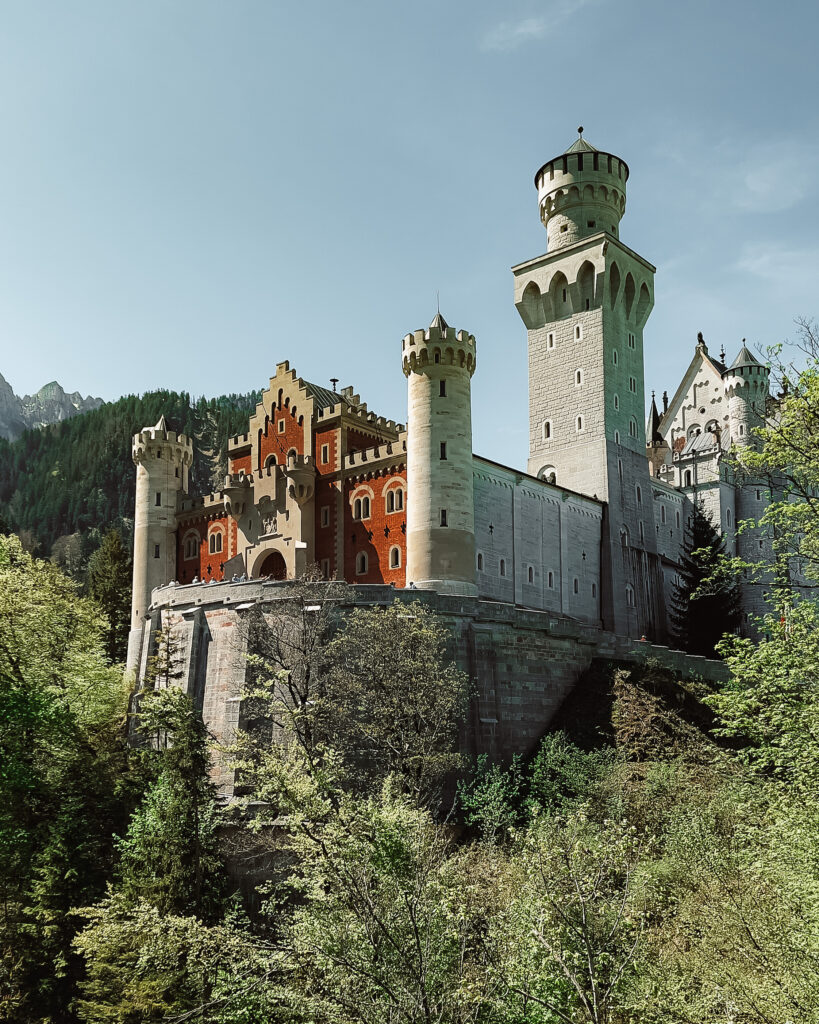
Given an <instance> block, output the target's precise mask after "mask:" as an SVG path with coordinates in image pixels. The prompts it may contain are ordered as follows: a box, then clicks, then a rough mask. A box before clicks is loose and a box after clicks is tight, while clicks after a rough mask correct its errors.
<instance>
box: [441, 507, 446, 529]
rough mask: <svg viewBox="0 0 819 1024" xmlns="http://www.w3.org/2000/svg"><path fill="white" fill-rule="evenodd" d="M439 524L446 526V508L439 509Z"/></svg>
mask: <svg viewBox="0 0 819 1024" xmlns="http://www.w3.org/2000/svg"><path fill="white" fill-rule="evenodd" d="M441 526H446V509H445V508H442V509H441Z"/></svg>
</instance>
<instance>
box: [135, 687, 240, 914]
mask: <svg viewBox="0 0 819 1024" xmlns="http://www.w3.org/2000/svg"><path fill="white" fill-rule="evenodd" d="M139 728H140V730H141V731H142V733H144V734H145V735H146V736H148V737H150V738H151V739H152V740H153V741H154V743H155V744H156V745H157V746H159V747H160V749H161V754H160V755H159V756H158V758H157V760H158V762H159V767H158V776H157V779H156V781H155V782H154V784H153V785H152V786H151V788H150V789H149V790H148V792H147V793H146V795H145V798H144V800H143V801H142V803H141V805H140V806H139V807H138V808H137V810H136V811H135V812H134V815H133V816H132V818H131V822H130V824H129V826H128V831H127V834H126V835H125V837H124V839H123V840H122V841H121V842H120V844H119V853H120V863H119V868H118V872H117V874H118V889H119V891H120V893H121V894H122V896H123V897H124V898H125V899H126V900H130V902H131V903H133V904H136V903H138V902H139V901H140V900H142V901H144V902H146V903H149V904H150V905H151V906H152V907H155V908H156V909H157V910H158V911H159V912H160V913H163V914H174V915H181V916H189V915H195V916H196V917H198V918H200V919H203V920H206V921H210V920H213V919H215V918H216V917H217V916H218V913H219V911H220V909H221V903H222V893H223V864H222V861H221V858H220V856H219V852H218V844H217V837H216V828H217V823H218V816H217V813H216V807H215V800H214V797H215V789H214V786H213V784H212V783H211V781H210V779H209V769H210V756H209V750H208V742H207V733H206V730H205V727H204V725H203V723H202V719H201V718H200V717H199V715H198V714H197V712H196V710H195V708H194V707H193V704H192V702H191V700H190V698H189V697H188V696H187V694H185V693H183V692H182V690H181V689H178V688H177V687H170V688H168V689H159V690H151V691H148V692H147V693H145V694H144V696H143V697H142V699H141V700H140V704H139Z"/></svg>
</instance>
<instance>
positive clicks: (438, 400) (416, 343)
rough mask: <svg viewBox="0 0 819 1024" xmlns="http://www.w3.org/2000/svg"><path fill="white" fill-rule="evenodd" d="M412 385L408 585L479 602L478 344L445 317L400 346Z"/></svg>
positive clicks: (409, 454)
mask: <svg viewBox="0 0 819 1024" xmlns="http://www.w3.org/2000/svg"><path fill="white" fill-rule="evenodd" d="M402 350H403V359H402V362H403V369H404V375H405V377H406V378H407V384H408V392H409V394H408V409H409V414H408V422H407V484H408V488H409V500H408V504H407V582H408V583H414V584H415V586H417V587H419V588H420V589H426V590H437V591H439V592H440V593H446V594H460V595H463V596H474V595H476V594H477V588H476V586H475V509H474V497H473V485H472V410H471V404H472V397H471V379H472V374H473V373H474V372H475V338H474V337H473V335H471V334H469V333H468V332H467V331H457V332H456V331H454V330H453V329H452V328H451V327H450V326H449V325H448V324H447V322H446V321H445V320H444V318H443V317H442V316H441V314H440V313H438V315H437V316H436V317H435V319H434V320H433V321H432V323H431V324H430V325H429V328H428V329H427V330H426V331H424V330H418V331H415V332H414V333H413V334H408V335H407V336H406V337H405V338H404V340H403V344H402Z"/></svg>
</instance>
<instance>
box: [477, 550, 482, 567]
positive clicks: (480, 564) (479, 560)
mask: <svg viewBox="0 0 819 1024" xmlns="http://www.w3.org/2000/svg"><path fill="white" fill-rule="evenodd" d="M478 572H483V552H481V551H479V552H478Z"/></svg>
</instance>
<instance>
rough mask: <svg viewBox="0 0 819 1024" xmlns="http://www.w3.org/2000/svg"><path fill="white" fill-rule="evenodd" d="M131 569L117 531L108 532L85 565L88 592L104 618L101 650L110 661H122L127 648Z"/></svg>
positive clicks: (128, 558)
mask: <svg viewBox="0 0 819 1024" xmlns="http://www.w3.org/2000/svg"><path fill="white" fill-rule="evenodd" d="M131 569H132V567H131V557H130V555H129V554H128V552H127V551H126V549H125V546H124V544H123V543H122V537H121V536H120V533H119V530H109V532H108V533H106V535H105V536H104V537H103V540H102V544H101V546H100V547H99V548H98V549H97V550H96V551H95V552H94V554H93V555H92V556H91V559H90V561H89V563H88V592H89V594H90V595H91V597H93V598H94V600H95V601H96V602H97V604H98V605H99V606H100V608H102V610H103V611H104V612H105V614H106V616H107V617H108V636H107V639H106V644H105V647H106V651H107V654H108V657H109V658H110V659H111V661H112V662H120V661H124V660H125V654H126V651H127V648H128V625H129V619H130V615H131Z"/></svg>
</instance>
